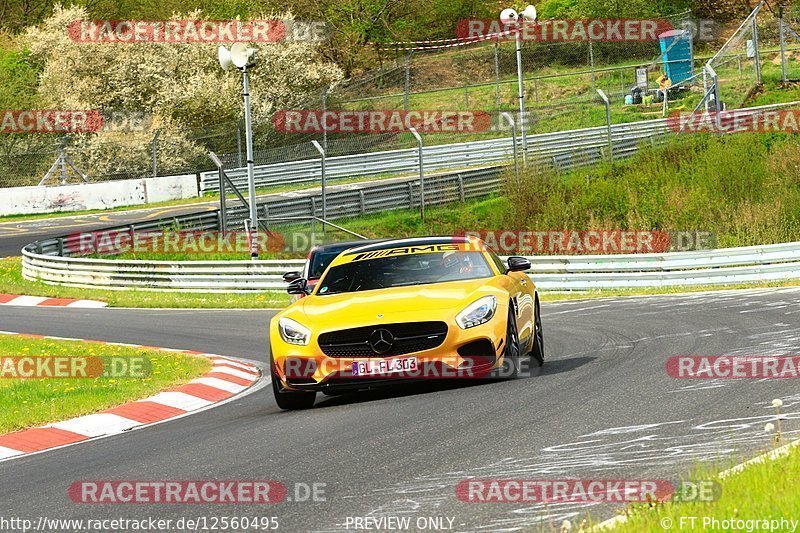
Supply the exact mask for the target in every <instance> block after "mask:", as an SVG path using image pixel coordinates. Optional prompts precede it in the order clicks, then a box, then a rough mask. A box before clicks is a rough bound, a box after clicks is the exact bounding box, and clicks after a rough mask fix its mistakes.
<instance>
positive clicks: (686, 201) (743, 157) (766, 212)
mask: <svg viewBox="0 0 800 533" xmlns="http://www.w3.org/2000/svg"><path fill="white" fill-rule="evenodd" d="M505 196H506V197H507V199H508V201H507V203H506V205H505V213H504V216H503V217H502V219H503V220H502V221H503V224H504V227H506V228H521V227H524V228H535V229H630V230H665V231H669V230H676V231H684V230H685V231H690V230H691V231H709V232H713V233H715V234H716V235H717V238H718V244H719V245H720V246H745V245H751V244H765V243H775V242H787V241H793V240H798V239H800V141H798V140H796V139H794V138H790V137H787V136H781V135H764V134H739V135H728V136H721V137H720V136H713V135H693V136H691V137H688V136H687V137H682V138H678V139H675V140H673V141H672V142H670V143H668V144H667V145H665V146H661V147H656V148H645V149H642V150H641V151H640V152H639V153H638V154H637V155H636V156H635V157H633V158H632V159H629V160H626V161H623V162H616V163H613V164H609V163H605V164H601V165H599V166H595V167H592V168H587V169H582V170H578V171H575V172H571V173H568V174H560V173H557V172H553V171H547V170H542V169H540V168H531V169H529V170H528V171H527V172H526V173H524V174H523V176H522V178H521V180H520V182H519V183H517V182H516V180H515V179H513V178H510V177H509V178H507V180H506V188H505Z"/></svg>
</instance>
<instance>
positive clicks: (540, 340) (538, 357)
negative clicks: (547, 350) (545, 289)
mask: <svg viewBox="0 0 800 533" xmlns="http://www.w3.org/2000/svg"><path fill="white" fill-rule="evenodd" d="M530 357H531V363H534V364H537V365H538V366H542V365H543V364H544V332H543V331H542V318H541V314H540V312H539V296H538V295H537V296H536V302H535V304H534V308H533V346H532V347H531V354H530Z"/></svg>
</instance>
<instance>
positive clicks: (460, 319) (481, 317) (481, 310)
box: [456, 295, 497, 329]
mask: <svg viewBox="0 0 800 533" xmlns="http://www.w3.org/2000/svg"><path fill="white" fill-rule="evenodd" d="M495 309H497V298H495V297H494V296H491V295H490V296H484V297H483V298H478V299H477V300H475V301H474V302H472V303H471V304H469V305H468V306H466V307H465V308H464V309H463V310H462V311H461V312H460V313H458V314H457V315H456V322H457V323H458V325H459V326H460V327H461V329H469V328H472V327H475V326H480V325H481V324H485V323H486V322H488V321H490V320H491V319H492V317H493V316H494V312H495Z"/></svg>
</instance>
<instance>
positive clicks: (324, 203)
mask: <svg viewBox="0 0 800 533" xmlns="http://www.w3.org/2000/svg"><path fill="white" fill-rule="evenodd" d="M311 144H312V145H314V148H316V149H317V151H318V152H319V155H320V178H321V179H322V217H321V218H322V238H323V239H324V238H325V226H326V224H325V222H327V220H328V203H327V195H326V192H325V149H324V148H323V147H322V145H321V144H319V143H318V142H317V141H311Z"/></svg>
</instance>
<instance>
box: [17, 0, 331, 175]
mask: <svg viewBox="0 0 800 533" xmlns="http://www.w3.org/2000/svg"><path fill="white" fill-rule="evenodd" d="M88 18H89V16H88V13H87V12H86V10H85V9H84V8H80V7H70V8H62V7H60V6H57V7H56V8H55V9H54V11H53V14H52V16H50V17H49V18H47V19H46V20H44V21H43V23H42V24H41V25H40V26H37V27H34V28H30V29H29V30H28V31H27V32H26V34H25V36H24V42H25V44H26V45H27V47H28V48H29V49H30V52H31V58H32V60H33V61H34V62H36V63H38V64H39V65H40V66H41V75H40V77H39V88H38V91H39V94H40V96H41V98H42V99H43V100H44V101H45V102H46V103H47V105H50V106H53V107H55V108H59V109H92V110H101V111H112V110H116V111H137V112H144V113H145V114H147V115H149V116H150V117H151V119H152V120H151V121H150V123H149V126H148V127H147V128H146V129H145V130H143V131H137V132H133V133H131V134H129V135H128V136H127V138H126V139H125V143H126V144H127V145H128V146H130V144H131V143H139V144H141V145H142V146H144V147H147V146H149V140H150V139H152V137H153V135H154V134H155V131H156V130H160V134H159V144H160V145H162V146H173V147H174V150H171V151H167V150H160V151H159V154H161V155H163V157H165V158H170V161H165V162H164V166H166V167H169V166H174V165H177V164H179V163H180V161H181V158H183V159H184V160H185V161H187V162H188V161H191V160H192V158H194V157H196V155H197V151H198V150H201V148H202V147H200V146H198V145H196V144H195V143H192V142H191V141H189V139H190V138H191V135H190V132H192V131H193V130H194V131H196V130H198V129H200V128H203V127H205V126H206V125H209V124H216V123H220V122H225V121H233V120H236V119H237V118H238V117H239V116H240V115H241V114H242V109H241V108H242V105H241V91H242V88H241V76H236V75H234V74H231V73H225V72H223V71H222V70H221V69H220V68H219V65H218V64H217V44H212V43H180V44H175V43H150V42H147V43H108V42H95V43H85V42H76V41H75V40H73V39H71V38H70V35H69V32H68V28H69V26H70V24H71V23H72V22H73V21H76V20H85V19H88ZM172 18H174V19H176V20H180V19H183V20H186V19H189V20H193V19H200V18H202V17H201V16H200V13H199V12H193V13H188V14H176V15H174V17H172ZM263 18H281V19H285V18H290V15H281V16H276V15H273V14H267V15H265V16H264V17H263ZM252 46H253V47H255V48H256V49H257V50H258V56H257V57H258V66H257V68H255V69H253V70H252V72H251V73H252V76H251V96H252V104H253V105H252V107H253V117H254V121H257V122H268V121H269V120H270V119H271V117H272V115H273V113H274V112H275V111H277V110H278V109H282V108H290V107H292V106H294V105H297V104H298V103H299V102H302V101H303V100H304V98H305V97H306V95H307V94H308V93H309V92H312V91H313V92H318V91H319V90H320V88H321V87H323V86H326V85H330V84H331V83H333V82H335V81H337V80H339V79H340V78H341V71H340V70H339V68H338V67H336V65H334V64H332V63H329V62H326V61H324V60H323V59H322V58H321V57H320V54H319V51H318V43H317V42H314V41H301V42H290V43H253V44H252ZM232 129H233V128H232ZM110 139H112V140H113V139H116V140H117V141H119V140H120V136H119V133H114V132H106V131H103V132H99V133H96V134H88V135H84V136H83V137H82V138H81V139H80V140H79V141H77V142H78V143H79V144H80V146H81V148H82V149H83V150H85V151H87V154H88V155H87V157H88V159H89V160H91V161H93V162H95V163H97V164H98V165H99V167H98V168H101V169H103V168H104V169H106V170H108V171H112V170H117V169H118V168H119V167H120V166H124V165H125V164H130V165H132V166H133V165H139V166H141V164H142V163H143V161H142V158H143V157H145V156H144V155H143V154H144V153H146V150H135V149H130V150H117V149H112V147H113V145H114V143H113V142H109V140H110ZM193 147H194V148H193ZM93 150H94V151H96V152H97V153H92V151H93ZM162 153H163V154H162ZM184 154H185V155H184ZM146 161H149V155H147V159H146ZM159 164H160V165H161V163H160V162H159ZM111 167H114V168H111Z"/></svg>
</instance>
